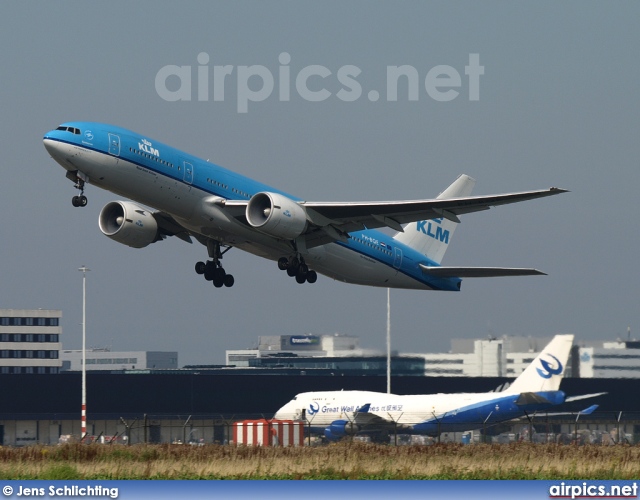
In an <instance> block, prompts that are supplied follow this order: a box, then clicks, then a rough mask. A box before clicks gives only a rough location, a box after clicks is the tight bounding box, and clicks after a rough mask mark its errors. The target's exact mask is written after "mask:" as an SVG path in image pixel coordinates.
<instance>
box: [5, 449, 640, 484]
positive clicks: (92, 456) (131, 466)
mask: <svg viewBox="0 0 640 500" xmlns="http://www.w3.org/2000/svg"><path fill="white" fill-rule="evenodd" d="M638 477H640V447H638V446H628V445H617V446H595V445H590V446H571V445H555V444H548V445H542V444H530V443H516V444H509V445H502V444H501V445H498V444H493V445H489V444H486V445H485V444H476V445H460V444H441V445H438V444H437V445H431V446H397V447H396V446H385V445H374V444H368V443H348V442H346V443H338V444H332V445H329V446H322V447H312V448H266V447H265V448H260V447H257V448H249V447H234V446H221V445H207V446H201V447H192V446H181V445H134V446H120V445H114V446H106V445H96V444H93V445H82V444H68V445H62V446H32V447H25V448H6V447H5V448H0V479H49V480H51V479H637V478H638Z"/></svg>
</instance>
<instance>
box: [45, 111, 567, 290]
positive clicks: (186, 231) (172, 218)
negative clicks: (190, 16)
mask: <svg viewBox="0 0 640 500" xmlns="http://www.w3.org/2000/svg"><path fill="white" fill-rule="evenodd" d="M43 141H44V146H45V148H46V150H47V151H48V152H49V154H50V155H51V157H52V158H53V159H54V160H55V161H56V162H57V163H59V164H60V165H61V166H62V167H63V168H64V169H65V170H66V176H67V178H69V179H70V180H71V181H73V182H74V183H75V187H76V188H77V189H78V190H79V194H78V195H77V196H74V197H73V198H72V204H73V206H75V207H84V206H86V205H87V197H86V196H85V194H84V190H85V187H86V185H87V184H92V185H94V186H96V187H99V188H102V189H106V190H108V191H111V192H112V193H115V194H116V195H118V196H122V197H125V198H128V199H130V200H133V201H113V202H111V203H108V204H107V205H105V206H104V208H102V210H101V212H100V216H99V226H100V230H101V231H102V233H103V234H105V235H106V236H108V237H109V238H111V239H113V240H115V241H117V242H119V243H122V244H125V245H128V246H130V247H133V248H143V247H146V246H147V245H149V244H151V243H154V242H157V241H160V240H162V239H164V238H165V237H167V236H176V237H177V238H180V239H182V240H184V241H186V242H189V243H192V241H193V239H195V240H197V241H199V242H200V243H202V244H203V245H204V246H206V248H207V252H208V256H209V259H210V260H208V261H206V262H198V263H196V265H195V270H196V272H197V273H198V274H201V275H203V276H204V278H205V279H206V280H208V281H211V282H213V285H214V286H215V287H217V288H220V287H222V286H227V287H230V286H233V284H234V281H235V280H234V277H233V275H232V274H228V273H227V272H226V271H225V269H224V268H223V267H222V264H221V260H222V257H223V255H224V254H225V253H226V252H227V251H228V250H230V249H231V248H239V249H241V250H244V251H247V252H250V253H252V254H254V255H258V256H260V257H264V258H267V259H271V260H274V261H276V262H277V263H278V267H279V269H281V270H283V271H286V272H287V274H288V275H289V276H291V277H293V278H295V280H296V281H297V282H298V283H301V284H302V283H305V282H307V283H314V282H315V281H316V280H317V278H318V273H321V274H323V275H325V276H328V277H330V278H333V279H335V280H338V281H343V282H345V283H355V284H360V285H367V286H379V287H385V288H404V289H417V290H450V291H458V290H460V285H461V281H462V280H461V278H464V277H491V276H523V275H537V274H544V273H542V272H540V271H538V270H536V269H528V268H502V267H499V268H496V267H451V266H442V265H440V262H441V261H442V258H443V256H444V253H445V251H446V249H447V248H448V245H449V243H450V241H451V237H452V235H453V232H454V230H455V228H456V226H457V224H458V223H459V222H460V219H459V216H460V215H463V214H467V213H471V212H477V211H480V210H487V209H489V208H490V207H493V206H498V205H505V204H508V203H515V202H520V201H525V200H532V199H535V198H541V197H544V196H551V195H556V194H559V193H563V192H566V190H564V189H559V188H553V187H552V188H549V189H546V190H538V191H527V192H518V193H509V194H500V195H490V196H474V197H472V196H470V194H471V190H472V189H473V186H474V185H475V180H474V179H472V178H471V177H469V176H467V175H460V176H459V177H458V178H457V179H456V180H455V181H454V182H453V184H451V185H450V186H449V187H448V188H447V189H446V190H445V191H443V192H442V193H441V194H440V195H439V196H438V197H437V198H435V199H426V200H413V201H382V202H310V201H304V200H302V199H300V198H297V197H295V196H292V195H290V194H287V193H285V192H283V191H280V190H278V189H275V188H272V187H270V186H267V185H266V184H262V183H260V182H258V181H255V180H252V179H249V178H247V177H244V176H242V175H239V174H237V173H235V172H232V171H230V170H227V169H225V168H223V167H220V166H218V165H215V164H213V163H210V162H209V161H208V160H202V159H200V158H196V157H195V156H192V155H189V154H187V153H184V152H182V151H179V150H177V149H174V148H172V147H170V146H167V145H165V144H162V143H160V142H158V141H156V140H151V139H149V138H148V137H147V136H144V135H140V134H138V133H136V132H132V131H130V130H126V129H123V128H120V127H116V126H113V125H107V124H104V123H93V122H68V123H63V124H62V125H60V126H59V127H57V128H56V129H54V130H51V131H50V132H47V133H46V134H45V136H44V140H43ZM151 208H152V209H153V210H151ZM378 228H390V229H392V230H394V231H396V234H395V235H392V236H390V235H388V234H386V233H385V232H384V231H379V230H378Z"/></svg>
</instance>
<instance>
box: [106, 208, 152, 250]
mask: <svg viewBox="0 0 640 500" xmlns="http://www.w3.org/2000/svg"><path fill="white" fill-rule="evenodd" d="M98 223H99V225H100V231H102V234H104V235H106V236H108V237H109V238H111V239H112V240H116V241H117V242H118V243H122V244H124V245H128V246H130V247H133V248H144V247H146V246H147V245H150V244H151V243H153V242H154V241H158V239H159V234H158V223H157V222H156V220H155V219H154V217H153V215H151V212H149V211H148V210H146V209H144V208H142V207H139V206H138V205H135V204H133V203H131V202H129V201H112V202H111V203H107V204H106V205H105V206H104V208H103V209H102V210H101V211H100V218H99V219H98Z"/></svg>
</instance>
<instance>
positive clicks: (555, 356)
mask: <svg viewBox="0 0 640 500" xmlns="http://www.w3.org/2000/svg"><path fill="white" fill-rule="evenodd" d="M572 345H573V335H572V334H567V335H556V336H555V337H553V339H552V340H551V342H549V344H547V346H546V347H545V348H544V349H542V352H541V353H540V354H539V355H538V356H537V357H536V359H534V360H533V362H532V363H531V364H530V365H529V366H528V367H527V368H526V369H525V371H523V372H522V373H521V374H520V376H519V377H518V378H517V379H515V380H514V381H513V383H512V384H511V385H510V386H509V387H507V389H505V390H504V392H505V393H523V392H541V391H557V390H559V389H560V382H561V381H562V377H563V375H564V374H565V372H566V369H567V363H568V362H569V354H570V353H571V346H572Z"/></svg>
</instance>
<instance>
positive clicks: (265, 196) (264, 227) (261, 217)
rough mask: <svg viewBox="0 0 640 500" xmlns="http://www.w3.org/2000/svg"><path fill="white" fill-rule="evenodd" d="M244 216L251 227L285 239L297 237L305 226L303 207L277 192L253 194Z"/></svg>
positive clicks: (305, 217) (305, 215)
mask: <svg viewBox="0 0 640 500" xmlns="http://www.w3.org/2000/svg"><path fill="white" fill-rule="evenodd" d="M246 216H247V221H248V222H249V224H250V225H251V227H253V228H255V229H257V230H258V231H260V232H261V233H265V234H268V235H270V236H275V237H276V238H282V239H285V240H293V239H295V238H297V237H298V236H300V235H301V234H302V233H303V232H304V230H305V229H306V227H307V213H306V212H305V210H304V208H302V207H301V206H300V205H298V204H297V203H296V202H295V201H293V200H292V199H290V198H287V197H286V196H283V195H281V194H277V193H268V192H263V193H257V194H254V195H253V196H252V197H251V199H250V200H249V203H248V204H247V211H246Z"/></svg>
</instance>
